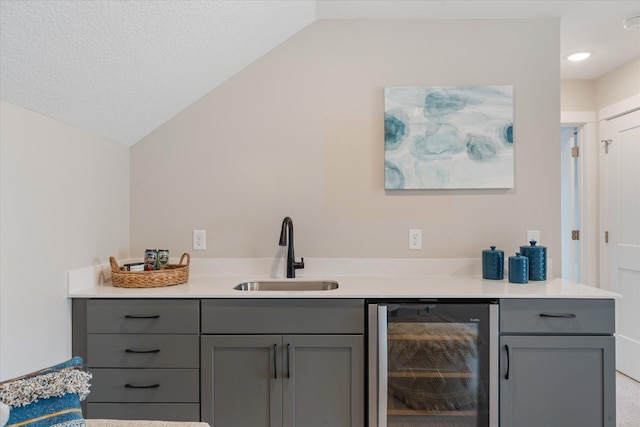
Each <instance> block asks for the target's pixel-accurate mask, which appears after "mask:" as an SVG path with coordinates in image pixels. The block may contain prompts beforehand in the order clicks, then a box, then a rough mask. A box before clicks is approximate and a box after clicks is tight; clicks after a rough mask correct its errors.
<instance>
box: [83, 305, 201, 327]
mask: <svg viewBox="0 0 640 427" xmlns="http://www.w3.org/2000/svg"><path fill="white" fill-rule="evenodd" d="M198 303H199V302H198V301H197V300H180V299H171V300H166V299H149V300H137V299H114V300H103V299H100V300H97V299H94V300H89V301H87V332H88V333H103V334H107V333H121V334H135V333H145V334H197V333H198V327H199V321H200V317H199V309H198Z"/></svg>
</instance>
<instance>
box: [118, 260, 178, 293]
mask: <svg viewBox="0 0 640 427" xmlns="http://www.w3.org/2000/svg"><path fill="white" fill-rule="evenodd" d="M185 258H186V259H187V263H186V264H183V263H182V262H183V261H184V259H185ZM109 261H110V262H111V281H112V282H113V286H116V287H118V288H159V287H162V286H172V285H180V284H182V283H186V282H187V280H189V262H191V257H190V256H189V254H188V253H186V252H185V253H184V254H182V256H181V257H180V264H167V266H166V267H165V268H164V269H162V270H154V271H126V270H125V269H124V267H120V266H118V261H116V259H115V258H114V257H111V258H109Z"/></svg>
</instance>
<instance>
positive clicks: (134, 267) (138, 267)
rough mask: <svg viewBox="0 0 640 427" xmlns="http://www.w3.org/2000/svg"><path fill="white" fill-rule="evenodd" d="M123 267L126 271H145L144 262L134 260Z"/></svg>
mask: <svg viewBox="0 0 640 427" xmlns="http://www.w3.org/2000/svg"><path fill="white" fill-rule="evenodd" d="M123 267H124V269H125V271H144V262H132V263H129V264H125V265H124V266H123Z"/></svg>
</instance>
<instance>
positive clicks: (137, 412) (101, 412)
mask: <svg viewBox="0 0 640 427" xmlns="http://www.w3.org/2000/svg"><path fill="white" fill-rule="evenodd" d="M86 418H97V419H118V420H162V421H200V405H198V404H197V403H89V404H87V416H86Z"/></svg>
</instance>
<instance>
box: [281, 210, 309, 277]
mask: <svg viewBox="0 0 640 427" xmlns="http://www.w3.org/2000/svg"><path fill="white" fill-rule="evenodd" d="M287 237H288V238H289V239H288V242H287ZM278 244H279V245H280V246H288V248H287V278H290V279H291V278H294V277H296V270H297V269H299V268H304V258H301V261H300V262H296V255H295V252H294V250H293V221H292V220H291V218H289V217H288V216H287V217H285V218H284V219H283V220H282V229H281V230H280V243H278Z"/></svg>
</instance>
